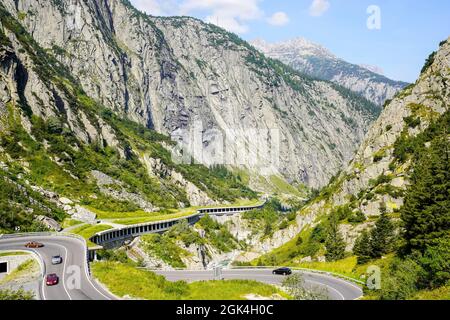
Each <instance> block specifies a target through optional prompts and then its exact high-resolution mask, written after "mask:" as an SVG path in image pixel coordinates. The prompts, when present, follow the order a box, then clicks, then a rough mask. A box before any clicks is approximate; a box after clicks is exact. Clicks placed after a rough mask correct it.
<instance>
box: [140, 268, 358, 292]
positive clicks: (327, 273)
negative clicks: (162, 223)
mask: <svg viewBox="0 0 450 320" xmlns="http://www.w3.org/2000/svg"><path fill="white" fill-rule="evenodd" d="M279 268H281V267H280V266H272V267H270V266H262V267H261V266H258V267H253V266H242V267H240V266H231V267H227V268H223V270H253V269H254V270H276V269H279ZM288 268H289V269H291V270H294V271H304V272H309V273H316V274H323V275H326V276H331V277H334V278H340V279H342V280H345V281H348V282H352V283H355V284H356V285H358V286H360V287H361V286H365V285H366V283H365V282H364V281H361V280H358V279H355V278H352V277H348V276H346V275H343V274H340V273H335V272H330V271H324V270H317V269H307V268H298V267H288ZM138 269H143V270H149V271H186V269H183V268H171V269H170V270H163V269H158V268H147V267H140V268H138ZM198 271H211V272H212V271H213V269H206V270H198Z"/></svg>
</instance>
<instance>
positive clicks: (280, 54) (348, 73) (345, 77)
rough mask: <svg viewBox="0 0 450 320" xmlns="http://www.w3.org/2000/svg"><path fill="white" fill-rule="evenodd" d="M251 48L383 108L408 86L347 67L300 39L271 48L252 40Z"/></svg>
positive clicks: (367, 69)
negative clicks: (340, 86)
mask: <svg viewBox="0 0 450 320" xmlns="http://www.w3.org/2000/svg"><path fill="white" fill-rule="evenodd" d="M252 44H253V45H254V46H255V47H256V48H257V49H259V50H261V51H262V52H263V53H265V54H266V55H268V56H269V57H272V58H274V59H279V60H281V61H282V62H284V63H286V64H288V65H290V66H291V67H293V68H294V69H296V70H298V71H300V72H303V73H305V74H308V75H311V76H313V77H316V78H319V79H325V80H330V81H333V82H335V83H337V84H340V85H342V86H344V87H346V88H348V89H350V90H352V91H354V92H357V93H359V94H361V95H362V96H364V97H365V98H366V99H368V100H370V101H372V102H373V103H375V104H377V105H383V104H384V102H385V101H386V100H389V99H392V97H394V95H395V94H396V93H397V92H398V91H400V90H401V89H403V88H404V87H405V86H406V85H407V83H405V82H401V81H394V80H391V79H388V78H386V77H385V76H383V75H381V74H379V72H380V71H379V70H378V68H376V67H375V68H374V67H371V66H358V65H354V64H351V63H348V62H346V61H344V60H342V59H340V58H338V57H336V56H335V55H334V54H332V53H331V52H330V51H329V50H327V49H326V48H324V47H322V46H320V45H318V44H315V43H313V42H311V41H308V40H306V39H303V38H297V39H293V40H289V41H286V42H281V43H273V44H271V43H267V42H265V41H263V40H255V41H254V42H252ZM375 70H377V72H374V71H375Z"/></svg>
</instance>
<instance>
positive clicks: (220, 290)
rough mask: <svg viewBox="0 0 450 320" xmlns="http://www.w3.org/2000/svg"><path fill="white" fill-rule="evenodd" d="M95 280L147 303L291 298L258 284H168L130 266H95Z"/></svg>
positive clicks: (267, 286)
mask: <svg viewBox="0 0 450 320" xmlns="http://www.w3.org/2000/svg"><path fill="white" fill-rule="evenodd" d="M92 271H93V274H94V276H95V277H96V278H97V279H98V280H99V281H100V282H102V283H103V284H104V285H106V286H107V287H108V289H109V290H110V291H111V292H112V293H114V294H115V295H117V296H120V297H124V296H128V297H132V298H133V299H146V300H245V299H246V296H247V295H250V294H254V295H258V296H263V297H272V296H273V295H279V296H281V297H283V298H288V296H287V295H286V293H284V292H282V291H280V290H279V289H277V288H276V287H273V286H270V285H266V284H262V283H259V282H255V281H246V280H232V281H202V282H194V283H189V284H188V283H186V282H183V281H178V282H169V281H167V280H166V279H165V278H164V277H162V276H158V275H156V274H155V273H153V272H150V271H146V270H140V269H136V268H135V267H134V266H132V265H130V264H124V263H118V262H96V263H94V264H93V265H92Z"/></svg>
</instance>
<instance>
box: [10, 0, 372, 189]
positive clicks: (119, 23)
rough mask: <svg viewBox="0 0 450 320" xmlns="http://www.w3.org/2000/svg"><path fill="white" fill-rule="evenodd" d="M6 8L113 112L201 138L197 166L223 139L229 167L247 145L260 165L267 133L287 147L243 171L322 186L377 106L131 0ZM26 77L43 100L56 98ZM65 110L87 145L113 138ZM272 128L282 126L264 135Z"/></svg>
mask: <svg viewBox="0 0 450 320" xmlns="http://www.w3.org/2000/svg"><path fill="white" fill-rule="evenodd" d="M1 3H2V4H3V5H4V6H5V7H6V8H7V10H8V11H10V12H11V13H12V14H13V15H14V16H15V17H16V18H17V19H19V20H20V22H21V23H22V24H23V25H24V26H25V27H26V28H27V30H28V31H29V32H30V34H32V36H33V38H34V39H35V40H36V41H37V42H38V43H39V44H40V45H41V46H42V47H44V48H46V49H47V50H48V51H49V52H52V53H53V55H54V56H55V57H57V58H58V60H59V61H60V62H61V63H62V64H64V65H65V66H67V67H68V68H69V69H70V71H71V72H72V73H73V74H74V75H75V76H76V78H77V79H78V80H79V81H80V83H81V85H82V87H83V89H84V90H85V91H86V92H87V93H88V95H89V96H91V97H93V98H95V99H96V100H98V101H100V102H101V103H102V104H103V105H104V106H106V107H107V108H109V109H111V110H113V111H114V112H116V113H117V114H119V115H121V116H124V117H127V118H129V119H131V120H134V121H137V122H139V123H141V124H143V125H145V126H147V127H150V128H154V129H156V130H157V131H159V132H162V133H165V134H169V135H171V136H173V137H179V136H184V137H186V136H188V133H189V132H195V133H196V134H198V133H200V134H201V133H203V134H201V137H200V138H199V140H198V141H200V149H201V154H200V155H199V154H198V149H197V150H194V149H195V148H194V149H193V148H191V149H189V150H188V151H190V153H191V154H192V155H194V157H195V158H196V160H197V161H199V162H201V163H205V164H212V163H215V160H216V158H215V155H216V154H217V152H216V151H217V150H218V149H220V147H221V145H222V142H223V141H225V142H227V143H226V144H227V148H226V152H227V155H228V156H229V157H230V158H232V159H233V160H232V161H231V164H236V162H239V161H236V159H234V158H235V157H236V156H237V155H239V154H240V153H242V151H243V150H244V149H245V148H247V149H249V151H248V152H249V153H250V157H249V158H250V159H252V161H253V160H254V159H255V157H254V156H253V155H251V153H252V151H251V150H250V149H252V145H254V144H255V143H256V140H257V139H255V137H258V136H259V137H260V138H261V143H262V144H264V145H268V146H272V143H275V144H277V145H279V148H277V147H276V148H272V149H274V154H271V155H270V156H269V155H267V154H264V152H262V153H261V158H260V159H259V162H258V161H257V163H256V164H255V163H254V161H253V162H252V161H248V162H244V165H245V167H247V168H248V169H254V170H257V171H264V170H265V171H266V172H267V174H269V175H271V174H283V175H284V176H285V177H287V178H288V179H289V181H297V182H302V183H305V184H307V185H308V186H311V187H320V186H323V185H324V184H326V183H327V181H328V180H329V178H330V177H331V176H332V175H333V174H335V173H336V172H337V171H338V170H339V169H340V168H341V167H342V165H343V164H344V163H346V162H347V161H348V160H349V159H350V158H351V156H352V154H353V151H354V150H355V148H356V147H357V146H358V145H359V143H360V141H361V140H362V138H363V136H364V134H365V132H366V128H367V127H368V126H369V124H370V123H371V122H372V120H373V119H374V118H375V117H376V115H377V112H378V111H377V110H375V109H376V108H373V107H369V106H368V105H367V104H366V103H365V102H363V101H362V100H359V99H357V98H355V97H351V96H350V95H348V94H345V93H343V92H342V90H341V89H339V88H337V87H336V86H333V85H331V84H330V83H328V82H322V81H315V80H314V81H313V80H309V79H307V78H304V77H302V76H299V75H298V74H295V73H292V72H291V71H289V70H288V69H287V68H286V67H285V66H282V65H280V66H278V65H277V66H274V65H273V61H271V60H268V59H266V58H265V57H264V56H262V55H260V54H259V53H258V52H257V51H256V50H254V48H252V47H251V46H249V45H248V44H247V43H246V42H244V41H242V40H240V39H239V38H237V37H236V36H235V35H232V34H229V33H227V32H225V31H224V30H222V29H220V28H217V27H215V26H213V25H208V24H205V23H202V22H200V21H198V20H196V19H192V18H155V17H149V16H146V15H144V14H141V13H139V12H138V11H137V10H135V9H134V8H133V7H131V6H130V5H129V2H128V1H125V0H104V1H92V0H89V1H82V0H70V1H63V2H58V3H56V2H53V1H36V0H17V1H16V0H1ZM280 69H281V70H283V71H281V72H280V71H279V70H280ZM30 80H31V81H30V82H31V83H33V86H32V88H33V89H32V90H33V91H35V92H36V93H37V96H39V97H41V99H42V100H43V104H44V105H47V102H48V101H52V100H54V97H53V95H51V94H46V92H48V88H46V86H44V85H42V84H39V83H38V82H37V81H34V80H33V77H32V75H30ZM31 83H30V84H31ZM27 88H28V87H27ZM29 88H31V86H30V87H29ZM28 91H31V89H28ZM41 91H42V92H41ZM28 96H29V103H30V105H31V106H32V108H34V109H37V107H36V106H37V105H38V103H37V101H36V99H35V98H34V97H33V96H32V95H31V92H30V94H28ZM57 96H59V97H62V98H64V94H63V93H61V92H57ZM33 111H36V112H38V111H39V110H33ZM51 112H55V111H54V110H52V111H50V110H47V111H46V113H49V114H51ZM38 114H42V111H41V112H40V113H38ZM68 114H69V115H70V116H71V117H72V118H74V117H78V119H79V120H78V121H75V120H74V121H72V123H73V125H72V127H73V130H75V131H76V132H77V135H78V136H79V137H80V139H82V140H83V141H90V140H93V139H97V138H99V137H101V140H102V141H105V142H106V143H108V144H109V145H115V144H116V139H114V134H113V133H112V132H111V130H107V132H105V131H104V130H102V129H101V128H104V126H102V125H101V123H100V126H97V125H95V124H94V123H92V121H91V119H90V118H89V117H84V116H83V115H82V114H81V113H75V112H68ZM87 119H89V120H87ZM97 122H98V121H97ZM198 124H201V129H198ZM99 127H101V128H99ZM258 130H262V132H259V133H260V134H259V135H258ZM267 130H274V131H275V132H277V133H276V134H275V135H274V136H270V137H268V135H267V134H264V132H266V131H267ZM230 131H232V132H234V134H231V135H227V134H226V133H227V132H228V133H230ZM255 132H256V134H255ZM236 135H237V136H238V137H242V139H241V140H242V141H240V142H239V143H237V142H238V141H237V139H235V137H236ZM222 138H223V139H222ZM242 146H247V147H244V149H243V147H242ZM267 158H271V159H275V161H270V162H269V163H268V164H267V163H266V162H267ZM226 164H230V163H226ZM261 166H262V167H263V168H261Z"/></svg>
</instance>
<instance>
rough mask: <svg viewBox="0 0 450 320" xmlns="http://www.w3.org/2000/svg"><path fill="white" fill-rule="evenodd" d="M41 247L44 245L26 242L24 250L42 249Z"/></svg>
mask: <svg viewBox="0 0 450 320" xmlns="http://www.w3.org/2000/svg"><path fill="white" fill-rule="evenodd" d="M43 246H44V245H43V244H42V243H40V242H35V241H31V242H28V243H27V244H25V247H26V248H33V249H36V248H42V247H43Z"/></svg>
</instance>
